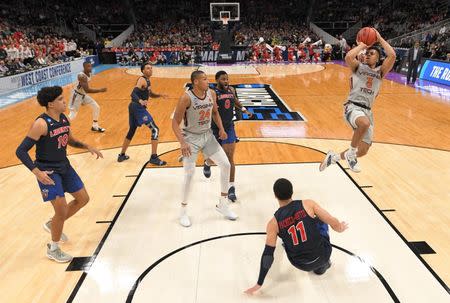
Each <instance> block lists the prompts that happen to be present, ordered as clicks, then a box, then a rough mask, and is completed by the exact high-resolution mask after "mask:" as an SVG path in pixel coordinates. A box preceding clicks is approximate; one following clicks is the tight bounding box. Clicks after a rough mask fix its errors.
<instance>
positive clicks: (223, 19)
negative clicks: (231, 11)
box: [220, 17, 230, 25]
mask: <svg viewBox="0 0 450 303" xmlns="http://www.w3.org/2000/svg"><path fill="white" fill-rule="evenodd" d="M220 20H222V24H223V25H227V24H228V21H229V20H230V18H227V17H221V18H220Z"/></svg>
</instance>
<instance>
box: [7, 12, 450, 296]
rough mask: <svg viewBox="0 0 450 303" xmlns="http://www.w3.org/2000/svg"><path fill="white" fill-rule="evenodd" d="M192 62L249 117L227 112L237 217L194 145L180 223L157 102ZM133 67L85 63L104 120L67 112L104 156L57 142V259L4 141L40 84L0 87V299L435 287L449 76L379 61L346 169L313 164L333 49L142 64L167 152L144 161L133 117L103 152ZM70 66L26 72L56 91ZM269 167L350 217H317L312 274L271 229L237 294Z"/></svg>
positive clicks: (449, 248)
mask: <svg viewBox="0 0 450 303" xmlns="http://www.w3.org/2000/svg"><path fill="white" fill-rule="evenodd" d="M234 9H235V8H231V9H226V7H222V8H219V9H218V10H217V11H213V10H212V11H211V14H216V15H217V14H218V16H216V18H215V19H216V21H223V20H222V19H223V18H228V19H230V18H231V19H232V18H233V16H234V17H235V18H238V17H239V16H238V15H236V16H235V14H236V13H237V12H238V11H239V10H238V9H237V11H234ZM223 12H225V13H223ZM226 12H228V14H227V13H226ZM212 19H214V18H212ZM194 70H202V71H204V72H205V73H206V74H207V76H208V78H209V81H210V83H214V74H215V73H216V72H217V71H219V70H225V71H226V72H227V73H228V74H229V78H230V84H231V85H233V86H234V87H235V88H236V91H237V94H238V97H239V99H240V100H241V102H242V103H243V105H244V106H246V107H247V108H248V109H249V110H250V111H251V112H252V113H253V115H254V118H253V119H252V120H249V119H247V118H246V117H245V116H244V117H243V120H240V121H237V122H236V133H237V135H238V137H239V138H240V142H239V143H237V145H236V155H235V162H236V164H237V166H236V190H237V194H238V201H237V202H236V203H234V204H231V205H230V208H231V209H232V210H233V211H235V212H236V213H237V214H238V215H239V218H238V220H237V221H234V222H233V221H228V220H225V219H224V218H223V217H222V216H221V215H220V214H219V213H218V212H217V211H216V210H215V208H214V206H215V204H216V203H217V192H218V190H219V171H218V169H217V168H216V167H213V168H212V177H211V178H210V179H206V178H205V177H204V176H203V173H202V168H201V166H202V163H203V162H202V160H203V159H198V161H197V168H196V175H195V177H194V182H193V184H194V187H193V189H192V194H191V198H190V213H189V214H190V217H191V219H192V226H191V227H190V228H183V227H181V226H180V225H179V223H178V214H179V204H180V201H181V185H182V182H183V181H182V179H183V169H182V167H181V164H180V163H179V162H178V156H179V155H180V150H179V144H178V142H177V141H176V138H175V135H174V134H173V131H172V120H171V117H172V114H173V111H174V108H175V106H176V104H177V102H178V99H179V98H180V96H181V95H182V94H183V92H184V91H185V90H186V87H188V85H189V84H188V83H189V82H190V80H189V77H190V74H191V73H192V71H194ZM139 75H141V74H140V69H139V67H120V66H118V65H108V66H100V67H98V68H97V70H96V72H95V75H94V76H93V78H92V81H91V83H90V85H92V86H93V87H107V88H108V91H107V92H106V93H101V94H96V95H95V99H96V101H97V102H98V103H99V105H100V106H101V117H100V121H99V122H100V123H101V125H102V126H103V127H105V128H106V132H105V133H101V134H99V133H93V132H91V130H90V126H89V125H90V123H91V113H90V109H89V108H87V107H82V108H81V109H80V111H79V113H78V116H77V119H76V120H74V121H73V123H72V131H73V133H74V136H75V137H76V138H79V139H81V140H83V141H84V142H87V143H88V144H90V145H93V146H96V147H98V148H100V149H102V152H103V155H104V159H100V160H94V158H93V157H92V156H91V155H90V154H89V153H88V152H84V151H81V150H76V149H73V148H70V147H69V148H68V153H69V154H70V156H69V159H70V161H71V164H72V165H73V167H74V168H75V169H76V170H77V172H78V173H79V174H80V176H81V178H82V179H83V182H84V183H85V185H86V188H87V190H88V192H89V194H90V198H91V199H90V202H89V204H88V205H87V206H86V207H85V208H83V209H82V210H81V211H80V212H79V213H78V214H76V215H75V216H74V217H73V218H71V219H70V220H69V221H68V222H67V223H66V224H65V226H64V232H65V233H66V234H67V235H68V236H69V239H70V240H69V241H68V242H67V243H65V244H62V245H61V247H62V248H63V249H64V251H67V252H68V253H70V254H71V255H73V256H74V257H75V258H74V259H73V260H72V262H71V263H70V264H57V263H55V262H51V261H49V260H48V259H47V257H46V255H45V249H46V247H45V244H46V243H47V242H46V241H48V239H49V234H48V233H46V232H45V231H44V230H43V229H42V224H43V223H44V222H46V221H47V220H48V218H49V217H51V216H52V214H53V210H52V208H51V206H50V205H49V204H43V203H42V202H41V198H40V191H39V188H38V186H37V184H36V179H35V177H34V175H33V174H31V173H30V172H29V171H28V170H27V169H26V168H25V167H24V166H23V165H21V164H20V162H19V160H18V159H17V158H16V156H15V150H16V148H17V146H18V145H19V144H20V142H21V140H22V139H23V137H24V136H25V134H26V132H27V131H28V129H29V126H30V123H31V121H33V120H34V119H35V118H36V117H37V116H38V115H39V114H40V113H41V112H42V109H41V108H40V107H39V106H38V104H37V102H36V97H35V95H36V92H37V90H38V89H39V87H40V86H36V87H32V88H28V89H23V90H18V91H15V92H11V93H9V94H8V95H2V96H0V97H1V102H0V106H1V108H0V117H1V119H0V134H1V137H2V143H3V152H2V153H1V154H0V181H1V184H2V186H1V197H2V201H3V203H2V207H1V208H0V215H1V217H2V220H1V221H0V228H1V230H2V233H0V241H1V243H2V248H1V249H0V257H1V258H0V260H1V261H0V281H2V282H1V283H0V302H77V303H78V302H80V303H90V302H95V303H100V302H105V303H115V302H174V303H175V302H180V303H181V302H183V303H184V302H198V303H206V302H218V303H221V302H279V303H283V302H293V301H296V302H297V301H298V302H303V301H307V300H311V298H314V301H315V302H336V303H340V302H377V303H378V302H408V303H409V302H450V296H449V287H448V285H449V283H450V262H449V260H450V204H449V201H450V187H449V186H448V184H450V166H449V163H450V137H449V133H450V88H448V87H447V88H445V87H442V86H436V85H433V83H431V82H427V81H422V80H418V81H419V83H418V85H417V86H415V87H411V86H406V85H404V84H403V83H402V81H403V80H404V79H401V78H399V76H398V75H394V74H391V75H388V77H387V78H386V79H385V80H384V81H383V83H382V88H381V91H380V95H379V96H378V97H377V99H376V102H375V105H374V117H375V131H374V134H375V136H374V143H373V145H372V147H371V150H370V153H369V154H368V155H367V156H365V157H364V158H361V160H360V165H361V167H362V172H361V173H359V174H356V173H353V172H351V171H350V170H349V169H348V167H347V166H346V165H345V164H344V162H345V161H342V162H341V164H342V165H334V166H330V167H329V168H328V169H327V170H325V171H324V172H319V164H320V162H321V161H322V160H323V158H324V156H325V154H326V153H327V151H328V150H335V151H337V150H343V149H345V148H347V147H348V146H349V142H350V141H349V140H350V138H351V134H352V132H351V129H350V128H349V127H348V126H347V124H346V123H345V121H344V120H343V117H342V116H343V113H342V104H343V103H344V102H345V99H346V97H347V95H348V90H349V76H350V71H349V69H348V68H347V67H345V66H343V65H342V62H331V63H327V64H233V65H230V64H223V65H220V64H199V65H194V66H155V67H153V76H152V78H151V81H152V90H153V91H154V92H156V93H162V94H166V95H168V98H167V99H161V98H159V99H152V100H150V101H149V111H150V113H151V114H152V115H153V117H154V119H155V121H156V123H157V124H158V126H159V128H160V138H159V139H160V144H159V147H158V153H159V155H160V157H161V159H163V160H165V161H167V162H168V165H167V166H166V167H161V168H159V167H153V166H149V165H148V160H149V157H150V144H149V131H148V129H143V128H142V129H139V130H138V131H137V133H136V136H135V137H134V139H133V142H132V145H131V146H130V148H129V150H128V152H127V154H129V155H130V157H131V158H130V160H128V161H126V162H123V163H118V162H117V155H118V154H119V152H120V147H121V144H122V141H123V138H124V136H125V134H126V133H127V131H128V111H127V108H128V104H129V102H130V92H131V91H132V89H133V87H134V85H135V84H136V79H137V77H138V76H139ZM74 81H75V78H74V76H73V75H70V76H67V77H62V78H58V79H56V80H50V81H47V82H45V83H43V84H41V86H43V85H44V86H50V85H61V86H63V89H64V97H65V98H66V100H67V99H68V98H69V95H70V91H71V89H72V86H73V82H74ZM12 126H14V127H12ZM87 126H89V127H87ZM281 177H283V178H287V179H289V180H291V181H292V183H293V185H294V198H295V199H313V200H315V201H316V202H318V203H319V204H321V205H322V206H323V207H324V208H325V209H327V210H329V211H330V213H332V214H334V215H336V216H337V217H338V218H342V219H343V220H345V221H346V222H348V223H349V229H348V230H347V231H346V232H345V233H342V234H338V233H336V232H333V231H331V232H330V238H331V243H332V245H333V253H332V256H331V262H332V267H331V268H330V269H329V270H328V271H327V272H326V274H324V275H322V276H317V275H314V274H311V273H306V272H302V271H299V270H297V269H295V268H294V267H293V266H292V265H291V264H290V263H289V261H288V259H287V257H286V254H285V252H284V249H283V247H282V246H281V243H278V244H277V248H276V250H275V261H274V265H273V266H272V268H271V270H270V272H269V274H268V276H267V279H266V282H265V284H264V286H263V287H262V289H261V290H260V291H259V293H257V294H256V295H254V296H248V295H245V294H244V293H243V292H244V290H245V289H247V288H248V287H250V286H252V285H254V283H255V282H256V280H257V275H258V270H259V262H260V257H261V252H262V250H263V248H264V243H265V227H266V223H267V221H268V220H269V219H270V218H271V217H272V216H273V213H274V212H275V211H276V209H277V207H278V204H277V201H276V199H275V197H274V196H273V191H272V186H273V183H274V181H275V180H276V179H278V178H281Z"/></svg>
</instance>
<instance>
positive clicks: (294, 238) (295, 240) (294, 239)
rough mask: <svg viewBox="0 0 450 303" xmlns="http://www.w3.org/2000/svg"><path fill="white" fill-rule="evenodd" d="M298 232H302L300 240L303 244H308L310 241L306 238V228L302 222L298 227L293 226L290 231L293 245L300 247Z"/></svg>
mask: <svg viewBox="0 0 450 303" xmlns="http://www.w3.org/2000/svg"><path fill="white" fill-rule="evenodd" d="M297 231H299V232H300V239H301V240H302V242H306V241H307V240H308V238H307V236H306V231H305V226H304V225H303V221H300V222H298V223H297V225H292V226H291V227H289V229H288V233H289V234H290V235H291V238H292V243H293V244H294V246H295V245H298V235H297Z"/></svg>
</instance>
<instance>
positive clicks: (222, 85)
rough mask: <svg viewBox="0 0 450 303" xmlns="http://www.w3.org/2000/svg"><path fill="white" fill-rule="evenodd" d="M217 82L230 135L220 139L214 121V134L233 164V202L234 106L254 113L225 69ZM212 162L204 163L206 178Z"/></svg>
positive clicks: (231, 191)
mask: <svg viewBox="0 0 450 303" xmlns="http://www.w3.org/2000/svg"><path fill="white" fill-rule="evenodd" d="M216 82H217V86H216V88H215V89H214V90H215V92H216V95H217V100H216V102H217V109H218V111H219V115H220V118H221V119H222V124H223V128H224V130H225V132H226V133H227V135H228V137H227V139H225V140H222V139H220V137H219V127H218V126H217V125H216V123H214V121H212V123H211V128H212V130H213V134H214V136H215V137H216V139H217V141H218V142H219V144H220V145H222V148H223V150H224V151H225V154H226V155H227V157H228V160H229V161H230V164H231V169H230V182H229V188H228V199H229V200H230V201H232V202H235V201H236V199H237V197H236V189H235V187H234V176H235V171H236V167H235V164H234V151H235V148H236V142H237V136H236V132H235V130H234V121H233V118H234V108H235V107H237V108H238V109H240V110H241V111H242V112H243V113H246V114H247V115H248V116H249V117H251V116H252V113H251V112H249V111H247V109H246V108H245V107H244V106H242V104H241V102H239V99H238V97H237V95H236V90H235V89H234V87H232V86H229V80H228V74H227V73H226V72H225V71H218V72H217V73H216ZM211 164H212V161H211V160H210V159H208V160H206V161H205V162H204V165H203V174H204V175H205V177H206V178H209V177H210V176H211V167H210V166H211Z"/></svg>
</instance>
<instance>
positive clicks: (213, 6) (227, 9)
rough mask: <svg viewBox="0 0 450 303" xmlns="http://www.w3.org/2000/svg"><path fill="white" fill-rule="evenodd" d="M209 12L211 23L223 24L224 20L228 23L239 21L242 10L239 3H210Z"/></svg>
mask: <svg viewBox="0 0 450 303" xmlns="http://www.w3.org/2000/svg"><path fill="white" fill-rule="evenodd" d="M209 12H210V17H211V21H216V22H221V21H223V20H224V18H226V19H228V20H227V21H239V20H240V9H239V3H238V2H229V3H210V4H209Z"/></svg>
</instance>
